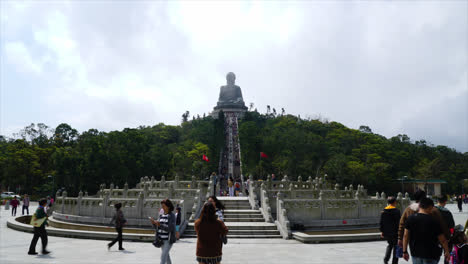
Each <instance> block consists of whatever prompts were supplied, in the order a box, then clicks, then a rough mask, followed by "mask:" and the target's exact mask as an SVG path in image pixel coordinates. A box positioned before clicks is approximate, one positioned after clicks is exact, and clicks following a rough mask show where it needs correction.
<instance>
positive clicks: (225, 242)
mask: <svg viewBox="0 0 468 264" xmlns="http://www.w3.org/2000/svg"><path fill="white" fill-rule="evenodd" d="M221 241H223V244H224V245H226V244H227V236H221Z"/></svg>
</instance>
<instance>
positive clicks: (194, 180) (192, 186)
mask: <svg viewBox="0 0 468 264" xmlns="http://www.w3.org/2000/svg"><path fill="white" fill-rule="evenodd" d="M190 188H191V189H195V188H197V180H196V178H195V175H192V183H190Z"/></svg>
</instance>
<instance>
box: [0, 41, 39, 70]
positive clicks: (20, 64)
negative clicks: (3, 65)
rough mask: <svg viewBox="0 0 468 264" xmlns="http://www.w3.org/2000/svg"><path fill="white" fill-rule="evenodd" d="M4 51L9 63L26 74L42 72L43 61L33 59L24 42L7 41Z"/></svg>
mask: <svg viewBox="0 0 468 264" xmlns="http://www.w3.org/2000/svg"><path fill="white" fill-rule="evenodd" d="M3 53H4V54H5V55H6V60H7V63H8V64H10V65H13V66H14V67H15V68H16V70H18V71H20V72H23V73H25V74H29V73H34V74H40V73H41V72H42V65H41V63H40V62H38V61H34V60H33V58H32V57H31V54H30V52H29V50H28V48H27V47H26V46H25V45H24V43H22V42H19V41H14V42H13V41H12V42H7V43H5V46H4V47H3Z"/></svg>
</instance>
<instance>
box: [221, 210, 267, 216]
mask: <svg viewBox="0 0 468 264" xmlns="http://www.w3.org/2000/svg"><path fill="white" fill-rule="evenodd" d="M224 214H225V215H228V214H261V212H260V210H252V209H247V210H244V209H232V210H231V209H226V210H224Z"/></svg>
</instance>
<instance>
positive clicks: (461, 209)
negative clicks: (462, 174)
mask: <svg viewBox="0 0 468 264" xmlns="http://www.w3.org/2000/svg"><path fill="white" fill-rule="evenodd" d="M462 205H463V199H462V196H461V195H459V196H458V197H457V206H458V211H459V212H462V211H463V207H462Z"/></svg>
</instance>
